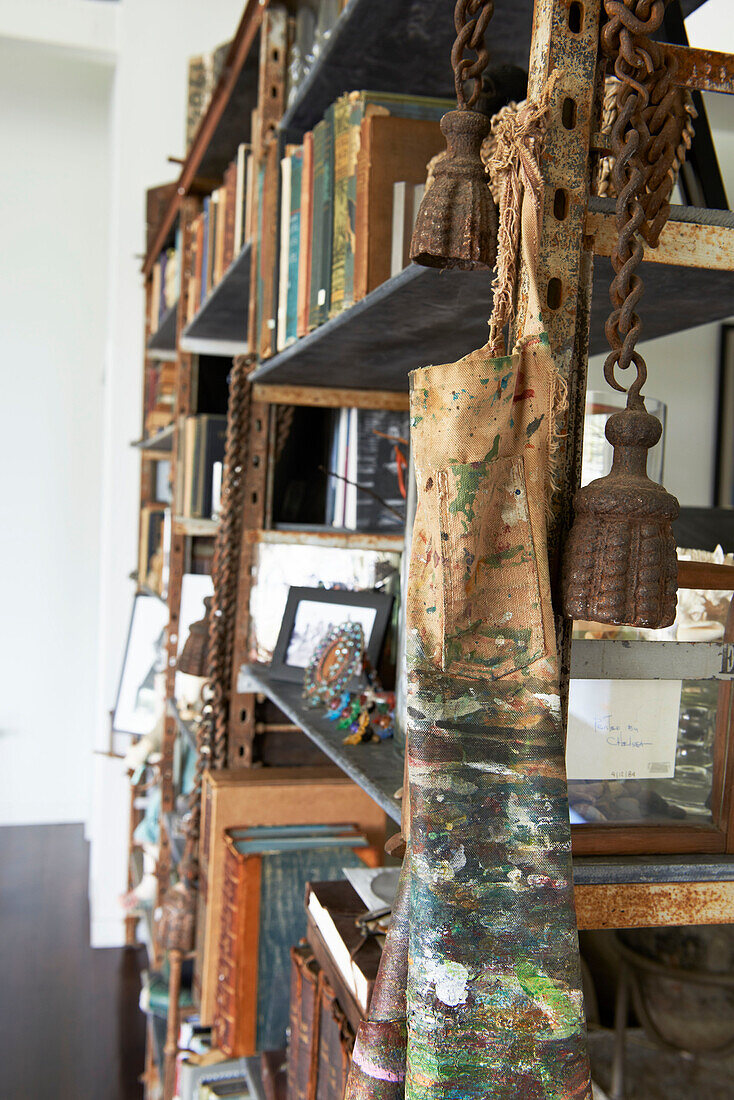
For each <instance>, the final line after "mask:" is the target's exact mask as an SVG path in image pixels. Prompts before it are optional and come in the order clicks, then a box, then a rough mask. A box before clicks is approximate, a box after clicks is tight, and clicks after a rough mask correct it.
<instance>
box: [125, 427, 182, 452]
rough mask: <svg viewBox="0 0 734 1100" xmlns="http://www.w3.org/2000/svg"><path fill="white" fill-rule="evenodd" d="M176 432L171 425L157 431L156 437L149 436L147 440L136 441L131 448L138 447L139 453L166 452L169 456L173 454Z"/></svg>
mask: <svg viewBox="0 0 734 1100" xmlns="http://www.w3.org/2000/svg"><path fill="white" fill-rule="evenodd" d="M174 431H175V425H174V424H169V425H168V426H167V427H165V428H161V429H160V431H157V432H156V433H155V435H150V436H148V438H147V439H136V440H135V441H134V442H133V443H131V444H130V446H131V447H137V449H138V450H139V451H161V452H163V451H165V452H166V453H167V454H172V453H173V433H174Z"/></svg>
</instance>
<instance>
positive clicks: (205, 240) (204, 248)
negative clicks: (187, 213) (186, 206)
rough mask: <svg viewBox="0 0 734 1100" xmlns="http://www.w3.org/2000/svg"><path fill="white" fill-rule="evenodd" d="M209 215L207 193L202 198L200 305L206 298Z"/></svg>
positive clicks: (210, 205) (209, 202)
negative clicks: (202, 233)
mask: <svg viewBox="0 0 734 1100" xmlns="http://www.w3.org/2000/svg"><path fill="white" fill-rule="evenodd" d="M211 215H212V196H211V195H208V196H207V197H206V198H205V199H204V238H203V246H202V258H201V259H202V262H201V296H200V298H199V305H200V306H201V305H202V304H203V303H204V301H205V300H206V296H207V288H208V286H209V258H210V252H211V250H210V247H209V237H210V230H211V220H212V218H211Z"/></svg>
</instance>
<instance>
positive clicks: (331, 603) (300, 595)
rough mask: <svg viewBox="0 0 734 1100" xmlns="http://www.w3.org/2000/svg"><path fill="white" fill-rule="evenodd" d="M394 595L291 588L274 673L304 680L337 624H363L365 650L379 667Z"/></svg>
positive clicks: (373, 663)
mask: <svg viewBox="0 0 734 1100" xmlns="http://www.w3.org/2000/svg"><path fill="white" fill-rule="evenodd" d="M392 603H393V597H392V596H388V595H386V594H385V593H384V592H375V591H368V592H348V591H344V589H334V588H291V589H290V591H289V593H288V600H287V602H286V607H285V614H284V615H283V621H282V623H281V627H280V634H279V636H278V641H277V643H276V646H275V650H274V653H273V663H272V666H271V675H272V676H274V677H275V678H276V679H280V680H292V681H294V682H301V681H302V680H303V677H304V674H305V672H306V668H307V667H308V663H309V661H310V660H311V658H312V657H313V655H314V653H315V652H316V649H317V647H318V645H319V644H320V643H321V642H322V641H323V639H324V638H325V636H326V635H327V634H328V632H329V631H330V630H332V629H333V628H334V627H337V626H341V624H342V623H348V622H349V623H359V625H360V626H361V627H362V630H363V632H364V639H365V649H366V651H367V656H368V658H369V661H370V664H371V665H372V667H373V668H376V667H377V663H378V661H379V659H380V650H381V649H382V643H383V641H384V639H385V631H386V630H387V625H388V622H389V621H390V612H391V610H392Z"/></svg>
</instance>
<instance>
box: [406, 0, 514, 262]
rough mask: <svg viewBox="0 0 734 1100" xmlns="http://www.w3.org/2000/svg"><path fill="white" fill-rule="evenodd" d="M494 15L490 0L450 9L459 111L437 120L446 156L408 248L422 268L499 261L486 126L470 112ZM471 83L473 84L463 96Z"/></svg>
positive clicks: (466, 0) (464, 0) (463, 1)
mask: <svg viewBox="0 0 734 1100" xmlns="http://www.w3.org/2000/svg"><path fill="white" fill-rule="evenodd" d="M493 12H494V2H493V0H458V3H457V4H456V8H455V10H454V25H455V27H456V41H455V43H454V47H453V49H452V51H451V64H452V65H453V69H454V82H455V84H456V99H457V103H458V110H456V111H449V113H448V114H446V115H444V117H443V118H442V119H441V130H442V132H443V135H444V137H445V138H446V153H445V154H444V155H443V156H442V157H441V158H440V159H439V160H438V161H437V163H436V167H435V170H434V176H433V180H432V181H431V182H430V185H429V186H428V187H427V188H426V192H425V195H424V196H423V201H422V202H421V205H420V209H419V211H418V216H417V218H416V223H415V228H414V230H413V239H412V241H411V246H410V258H411V260H414V261H415V262H416V263H419V264H423V265H424V266H425V267H441V268H452V267H453V268H463V269H472V268H491V267H494V263H495V259H496V257H497V208H496V206H495V204H494V199H493V198H492V194H491V192H490V190H489V187H488V185H487V176H486V172H485V168H484V165H483V163H482V160H481V156H480V150H481V148H482V142H483V141H484V139H485V138H486V137H487V134H488V133H489V127H490V122H489V119H488V118H487V117H486V116H485V115H483V114H480V113H479V112H478V111H473V110H472V109H471V108H472V107H473V106H474V105H475V103H476V102H477V100H478V99H479V96H480V94H481V90H482V73H483V71H484V69H485V68H486V66H487V62H488V60H489V53H488V52H487V49H486V47H485V45H484V33H485V31H486V29H487V26H488V24H489V21H490V19H491V18H492V14H493ZM467 48H469V49H471V50H474V51H475V52H476V55H477V56H476V60H474V61H472V60H470V59H469V58H467V57H465V56H464V52H465V50H466V49H467ZM469 80H473V82H474V84H473V87H472V90H471V93H470V94H469V96H467V95H466V92H465V88H464V86H465V84H466V82H467V81H469Z"/></svg>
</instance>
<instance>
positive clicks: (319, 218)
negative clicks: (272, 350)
mask: <svg viewBox="0 0 734 1100" xmlns="http://www.w3.org/2000/svg"><path fill="white" fill-rule="evenodd" d="M333 235H334V105H333V104H332V106H331V107H329V109H328V111H327V112H326V115H325V116H324V118H323V119H322V120H321V122H319V124H318V126H317V127H316V129H315V130H314V148H313V232H312V235H311V307H310V313H309V326H310V328H316V327H317V326H318V325H320V324H322V323H323V322H324V321H325V320H326V319H327V317H328V316H329V306H330V303H331V261H332V242H333Z"/></svg>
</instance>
